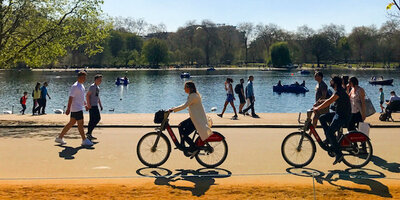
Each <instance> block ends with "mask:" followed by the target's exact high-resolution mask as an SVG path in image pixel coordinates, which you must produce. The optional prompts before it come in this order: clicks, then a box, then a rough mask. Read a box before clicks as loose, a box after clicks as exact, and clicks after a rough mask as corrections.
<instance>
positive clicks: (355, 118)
mask: <svg viewBox="0 0 400 200" xmlns="http://www.w3.org/2000/svg"><path fill="white" fill-rule="evenodd" d="M362 121H363V120H362V116H361V113H360V112H358V113H351V117H350V121H349V125H348V126H347V130H348V131H355V130H356V129H357V127H358V123H360V122H362Z"/></svg>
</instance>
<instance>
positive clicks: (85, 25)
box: [0, 0, 110, 67]
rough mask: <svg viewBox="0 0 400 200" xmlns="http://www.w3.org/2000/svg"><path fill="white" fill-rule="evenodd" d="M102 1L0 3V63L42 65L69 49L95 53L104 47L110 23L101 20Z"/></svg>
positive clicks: (47, 0) (73, 0)
mask: <svg viewBox="0 0 400 200" xmlns="http://www.w3.org/2000/svg"><path fill="white" fill-rule="evenodd" d="M102 3H103V1H101V0H63V1H55V0H19V1H1V3H0V16H1V17H0V66H1V67H15V66H16V63H25V64H26V65H28V66H32V67H40V66H43V65H48V64H51V63H54V62H55V61H57V59H58V58H59V57H61V56H65V55H66V54H67V51H68V49H71V50H77V49H78V48H82V47H84V49H83V52H84V53H85V54H86V55H88V56H92V55H95V54H97V53H99V52H101V51H102V50H103V49H102V47H101V46H100V45H99V44H100V43H101V41H102V40H103V39H104V38H105V37H106V36H107V34H108V30H109V29H110V26H109V24H107V23H105V22H104V21H103V20H101V19H100V16H101V9H100V5H101V4H102Z"/></svg>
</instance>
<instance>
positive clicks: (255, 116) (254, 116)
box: [251, 114, 260, 118]
mask: <svg viewBox="0 0 400 200" xmlns="http://www.w3.org/2000/svg"><path fill="white" fill-rule="evenodd" d="M251 116H252V117H253V118H260V116H258V115H257V114H254V115H251Z"/></svg>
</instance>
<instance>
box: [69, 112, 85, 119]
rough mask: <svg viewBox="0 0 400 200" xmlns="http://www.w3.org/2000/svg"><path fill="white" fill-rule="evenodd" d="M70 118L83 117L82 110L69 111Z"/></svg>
mask: <svg viewBox="0 0 400 200" xmlns="http://www.w3.org/2000/svg"><path fill="white" fill-rule="evenodd" d="M71 118H74V119H75V120H77V121H79V120H82V119H83V111H78V112H71Z"/></svg>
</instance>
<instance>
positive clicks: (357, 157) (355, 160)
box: [342, 140, 373, 168]
mask: <svg viewBox="0 0 400 200" xmlns="http://www.w3.org/2000/svg"><path fill="white" fill-rule="evenodd" d="M342 152H343V163H344V164H346V165H347V166H349V167H351V168H361V167H364V166H365V165H367V164H368V163H369V161H370V160H371V158H372V153H373V150H372V145H371V142H370V141H369V140H367V141H365V142H353V143H351V145H350V147H346V148H344V149H342Z"/></svg>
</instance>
